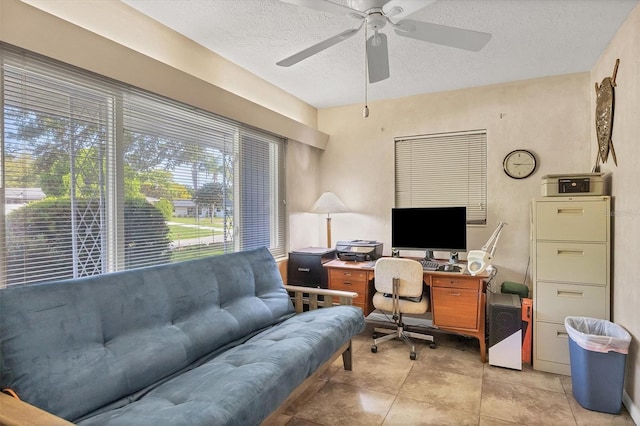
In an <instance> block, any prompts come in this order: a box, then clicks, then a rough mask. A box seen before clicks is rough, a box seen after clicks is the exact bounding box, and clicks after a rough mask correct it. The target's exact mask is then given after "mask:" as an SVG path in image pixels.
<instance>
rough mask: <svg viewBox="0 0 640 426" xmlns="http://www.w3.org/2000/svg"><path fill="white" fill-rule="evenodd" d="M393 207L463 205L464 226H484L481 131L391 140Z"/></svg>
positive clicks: (484, 158)
mask: <svg viewBox="0 0 640 426" xmlns="http://www.w3.org/2000/svg"><path fill="white" fill-rule="evenodd" d="M395 203H396V207H447V206H466V207H467V223H468V224H486V220H487V133H486V131H485V130H477V131H468V132H457V133H439V134H431V135H422V136H412V137H402V138H396V140H395Z"/></svg>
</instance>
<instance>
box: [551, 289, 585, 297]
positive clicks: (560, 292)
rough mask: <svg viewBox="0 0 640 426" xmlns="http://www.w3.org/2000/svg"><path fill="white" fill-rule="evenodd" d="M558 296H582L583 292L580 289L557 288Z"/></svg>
mask: <svg viewBox="0 0 640 426" xmlns="http://www.w3.org/2000/svg"><path fill="white" fill-rule="evenodd" d="M556 294H557V296H558V297H582V294H583V292H582V291H580V290H556Z"/></svg>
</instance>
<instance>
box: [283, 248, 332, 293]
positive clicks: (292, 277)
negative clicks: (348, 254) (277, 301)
mask: <svg viewBox="0 0 640 426" xmlns="http://www.w3.org/2000/svg"><path fill="white" fill-rule="evenodd" d="M335 258H336V251H335V249H331V248H326V247H306V248H303V249H299V250H294V251H291V252H289V263H288V265H287V281H288V282H287V284H290V285H300V286H305V287H316V288H328V284H329V283H328V281H329V280H328V272H327V269H326V268H324V267H323V266H322V265H324V264H325V263H327V262H329V261H331V260H333V259H335Z"/></svg>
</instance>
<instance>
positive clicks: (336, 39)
mask: <svg viewBox="0 0 640 426" xmlns="http://www.w3.org/2000/svg"><path fill="white" fill-rule="evenodd" d="M362 22H364V21H362ZM360 28H362V25H360V26H359V27H358V28H352V29H350V30H346V31H343V32H341V33H340V34H337V35H334V36H333V37H330V38H328V39H326V40H324V41H321V42H320V43H318V44H314V45H313V46H311V47H308V48H306V49H304V50H301V51H300V52H298V53H296V54H294V55H291V56H289V57H288V58H285V59H283V60H281V61H280V62H277V63H276V65H279V66H281V67H290V66H291V65H295V64H297V63H298V62H300V61H302V60H303V59H307V58H308V57H309V56H312V55H315V54H316V53H319V52H322V51H323V50H325V49H327V48H329V47H331V46H333V45H336V44H338V43H340V42H341V41H344V40H346V39H348V38H349V37H352V36H353V35H354V34H355V33H357V32H358V31H360Z"/></svg>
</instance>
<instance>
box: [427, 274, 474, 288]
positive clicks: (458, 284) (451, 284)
mask: <svg viewBox="0 0 640 426" xmlns="http://www.w3.org/2000/svg"><path fill="white" fill-rule="evenodd" d="M480 282H481V281H480V280H479V279H478V278H445V277H432V278H431V285H432V286H433V287H446V288H466V289H471V290H479V289H480Z"/></svg>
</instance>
